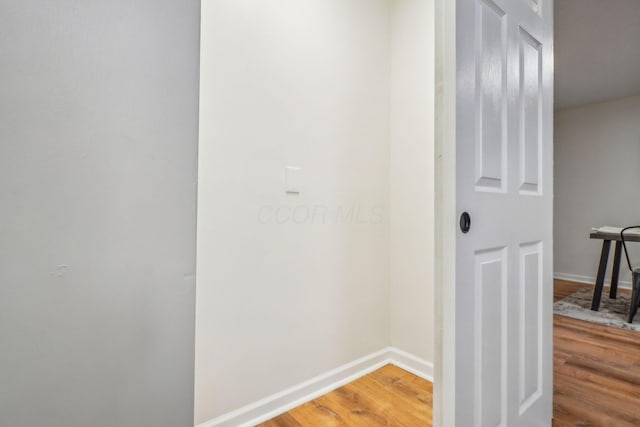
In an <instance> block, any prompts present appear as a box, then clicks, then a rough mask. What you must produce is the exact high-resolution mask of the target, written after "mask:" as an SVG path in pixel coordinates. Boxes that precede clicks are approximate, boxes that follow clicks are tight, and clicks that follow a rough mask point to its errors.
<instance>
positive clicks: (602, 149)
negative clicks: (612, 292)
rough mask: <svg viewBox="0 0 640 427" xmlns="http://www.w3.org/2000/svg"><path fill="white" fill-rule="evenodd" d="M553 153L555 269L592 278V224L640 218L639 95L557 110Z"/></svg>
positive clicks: (595, 250) (596, 244) (624, 274)
mask: <svg viewBox="0 0 640 427" xmlns="http://www.w3.org/2000/svg"><path fill="white" fill-rule="evenodd" d="M554 156H555V166H554V168H555V170H554V174H555V199H554V222H555V223H554V230H555V231H554V245H555V248H554V253H555V257H554V258H555V259H554V263H555V266H554V269H555V271H556V273H561V274H562V275H569V277H571V276H577V278H593V277H595V276H596V273H597V269H598V260H599V256H600V249H601V244H602V241H596V240H590V239H589V230H590V229H591V227H595V226H601V225H613V226H625V225H638V224H639V223H640V185H639V184H640V166H639V165H640V96H634V97H630V98H623V99H618V100H614V101H610V102H606V103H601V104H592V105H588V106H585V107H580V108H575V109H567V110H561V111H558V112H556V114H555V154H554ZM611 256H613V251H612V254H611ZM610 260H611V258H610ZM610 269H611V262H610V263H609V271H608V272H607V280H609V279H610V277H611V276H610ZM621 280H624V281H628V280H630V277H629V273H628V268H627V267H626V264H623V265H622V268H621Z"/></svg>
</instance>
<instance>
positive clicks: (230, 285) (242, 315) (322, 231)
mask: <svg viewBox="0 0 640 427" xmlns="http://www.w3.org/2000/svg"><path fill="white" fill-rule="evenodd" d="M388 8H389V5H388V3H387V1H386V0H350V1H344V0H324V1H318V0H278V1H269V2H265V1H262V0H215V1H205V2H204V4H203V10H202V16H203V18H202V19H203V32H202V68H201V73H202V76H203V79H202V88H201V116H200V117H201V140H200V151H199V167H200V169H199V170H200V173H199V191H198V200H199V203H198V205H199V206H198V218H199V223H198V227H199V228H198V273H197V274H198V277H197V283H198V290H197V337H196V341H197V350H196V354H197V356H196V421H197V422H203V421H205V420H208V419H211V418H213V417H215V416H218V415H221V414H224V413H226V412H228V411H231V410H233V409H236V408H238V407H240V406H242V405H245V404H247V403H250V402H253V401H255V400H257V399H260V398H263V397H265V396H267V395H270V394H272V393H275V392H277V391H280V390H282V389H284V388H287V387H290V386H293V385H295V384H297V383H299V382H302V381H304V380H306V379H308V378H310V377H313V376H316V375H319V374H321V373H324V372H326V371H328V370H330V369H332V368H335V367H337V366H339V365H341V364H344V363H347V362H349V361H352V360H354V359H356V358H358V357H361V356H363V355H366V354H368V353H371V352H374V351H376V350H379V349H381V348H383V347H385V346H387V345H388V344H389V295H388V294H389V286H388V284H389V228H388V219H387V217H388V203H389V191H388V187H389V184H388V180H389V132H390V130H389V121H390V119H389V108H390V107H389V13H388V12H389V10H388ZM288 165H289V166H298V167H301V168H302V173H303V178H304V185H303V186H302V192H301V193H300V194H299V195H290V194H285V192H284V168H285V166H288ZM341 209H342V210H343V214H348V212H352V215H353V216H352V217H350V218H347V219H341V214H340V210H341ZM356 210H358V211H359V212H356ZM291 211H293V212H294V215H292V216H291V215H290V212H291ZM309 212H310V213H309Z"/></svg>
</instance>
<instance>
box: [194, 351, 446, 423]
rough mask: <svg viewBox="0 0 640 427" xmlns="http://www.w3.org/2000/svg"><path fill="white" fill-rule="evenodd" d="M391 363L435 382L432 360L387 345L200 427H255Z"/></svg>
mask: <svg viewBox="0 0 640 427" xmlns="http://www.w3.org/2000/svg"><path fill="white" fill-rule="evenodd" d="M389 363H391V364H393V365H396V366H398V367H399V368H402V369H404V370H406V371H409V372H411V373H412V374H414V375H417V376H419V377H421V378H424V379H426V380H428V381H431V382H433V364H432V363H431V362H428V361H426V360H424V359H421V358H419V357H416V356H414V355H412V354H409V353H407V352H404V351H402V350H399V349H397V348H394V347H387V348H384V349H382V350H379V351H376V352H375V353H371V354H369V355H367V356H364V357H362V358H360V359H357V360H354V361H353V362H350V363H347V364H346V365H342V366H340V367H338V368H336V369H333V370H331V371H329V372H325V373H324V374H322V375H318V376H317V377H315V378H311V379H310V380H307V381H305V382H303V383H300V384H298V385H296V386H293V387H291V388H288V389H286V390H283V391H281V392H278V393H275V394H273V395H271V396H268V397H266V398H264V399H261V400H258V401H256V402H254V403H251V404H249V405H246V406H244V407H242V408H240V409H237V410H235V411H232V412H229V413H227V414H224V415H221V416H219V417H217V418H214V419H212V420H209V421H205V422H204V423H202V424H199V425H198V427H249V426H255V425H256V424H260V423H262V422H264V421H267V420H270V419H271V418H273V417H276V416H278V415H280V414H283V413H285V412H287V411H289V410H291V409H293V408H295V407H297V406H300V405H302V404H303V403H306V402H309V401H310V400H313V399H315V398H317V397H319V396H322V395H323V394H326V393H328V392H330V391H332V390H335V389H336V388H338V387H341V386H343V385H345V384H347V383H350V382H352V381H355V380H357V379H358V378H360V377H363V376H365V375H367V374H369V373H371V372H373V371H375V370H376V369H380V368H381V367H383V366H384V365H387V364H389Z"/></svg>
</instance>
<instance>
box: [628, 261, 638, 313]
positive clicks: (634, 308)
mask: <svg viewBox="0 0 640 427" xmlns="http://www.w3.org/2000/svg"><path fill="white" fill-rule="evenodd" d="M632 277H633V279H632V281H633V289H632V290H631V306H630V307H629V321H628V323H633V317H634V316H635V315H636V313H637V312H638V304H640V274H638V273H636V272H634V273H633V276H632Z"/></svg>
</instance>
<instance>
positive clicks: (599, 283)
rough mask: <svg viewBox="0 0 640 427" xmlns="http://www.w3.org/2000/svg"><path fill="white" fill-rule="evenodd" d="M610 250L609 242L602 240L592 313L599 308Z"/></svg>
mask: <svg viewBox="0 0 640 427" xmlns="http://www.w3.org/2000/svg"><path fill="white" fill-rule="evenodd" d="M610 249H611V240H603V241H602V252H601V253H600V266H599V267H598V278H597V279H596V287H595V289H594V290H593V301H592V302H591V310H593V311H598V309H599V308H600V298H601V297H602V287H603V286H604V275H605V273H606V272H607V262H608V261H609V251H610Z"/></svg>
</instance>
